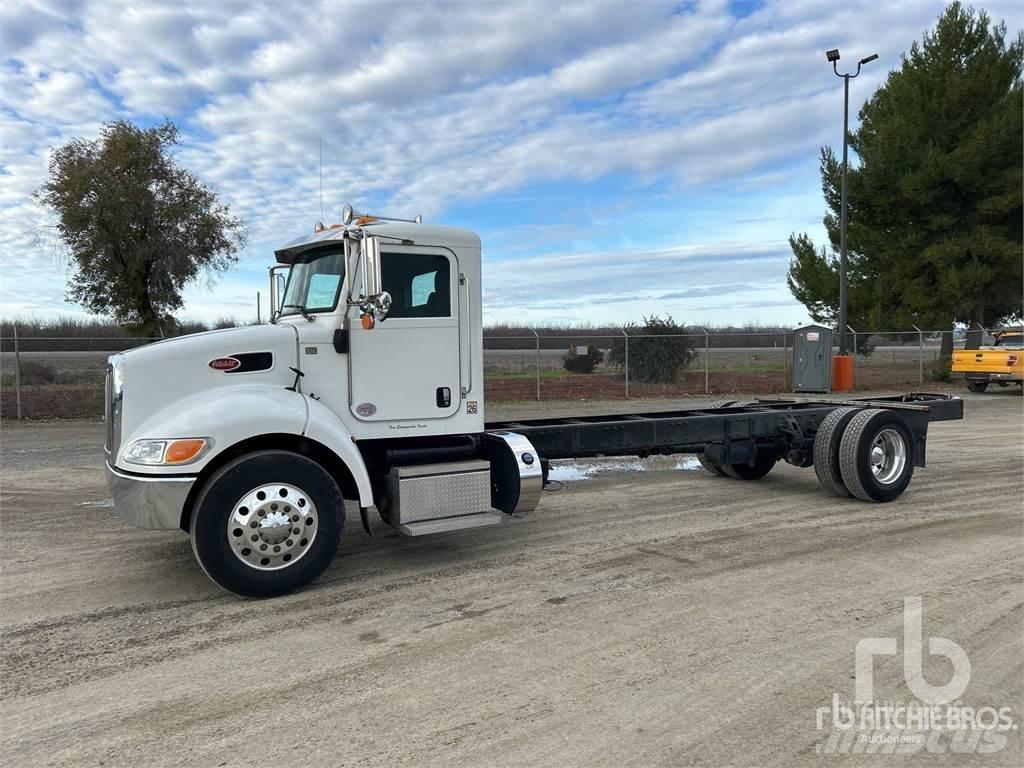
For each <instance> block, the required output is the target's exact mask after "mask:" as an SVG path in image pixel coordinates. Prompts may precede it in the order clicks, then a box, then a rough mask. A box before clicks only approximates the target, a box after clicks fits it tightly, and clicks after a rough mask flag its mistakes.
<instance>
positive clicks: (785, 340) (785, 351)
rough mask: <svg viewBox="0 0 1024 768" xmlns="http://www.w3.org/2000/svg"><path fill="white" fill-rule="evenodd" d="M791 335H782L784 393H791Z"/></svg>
mask: <svg viewBox="0 0 1024 768" xmlns="http://www.w3.org/2000/svg"><path fill="white" fill-rule="evenodd" d="M789 388H790V387H789V334H788V333H784V334H782V391H783V392H787V391H789Z"/></svg>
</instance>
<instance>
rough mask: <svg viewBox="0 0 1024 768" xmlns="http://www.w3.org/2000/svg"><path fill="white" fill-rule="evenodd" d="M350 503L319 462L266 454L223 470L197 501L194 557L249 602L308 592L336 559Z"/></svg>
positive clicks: (245, 458)
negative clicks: (309, 585)
mask: <svg viewBox="0 0 1024 768" xmlns="http://www.w3.org/2000/svg"><path fill="white" fill-rule="evenodd" d="M344 518H345V502H344V500H343V499H342V497H341V491H340V490H339V489H338V485H337V483H335V482H334V479H333V478H332V477H331V476H330V475H329V474H328V473H327V471H326V470H325V469H324V468H323V467H321V466H320V465H319V464H317V463H316V462H314V461H312V460H310V459H307V458H306V457H304V456H300V455H298V454H296V453H291V452H288V451H260V452H258V453H251V454H248V455H246V456H242V457H240V458H238V459H235V460H234V461H231V462H229V463H228V464H226V465H225V466H223V467H222V468H221V469H219V470H218V471H217V472H215V473H214V474H213V475H212V476H211V477H210V479H209V480H207V482H206V484H205V485H204V486H203V488H202V490H201V491H200V493H199V496H198V497H197V499H196V503H195V506H194V508H193V512H192V524H191V527H190V531H191V537H192V552H193V553H194V554H195V557H196V560H197V561H198V562H199V565H200V567H201V568H202V569H203V571H204V572H205V573H206V575H207V576H209V577H210V578H211V579H212V580H213V581H214V582H216V583H217V584H218V585H219V586H221V587H223V588H224V589H226V590H227V591H229V592H233V593H234V594H236V595H240V596H242V597H275V596H277V595H284V594H288V593H289V592H295V591H296V590H299V589H302V588H303V587H305V586H306V585H307V584H309V583H310V582H312V581H313V580H314V579H316V578H317V577H318V576H320V574H322V573H323V572H324V570H326V568H327V567H328V566H329V565H330V564H331V561H333V560H334V556H335V555H336V554H337V552H338V546H339V544H340V541H341V531H342V527H343V524H344Z"/></svg>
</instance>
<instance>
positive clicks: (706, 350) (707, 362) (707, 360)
mask: <svg viewBox="0 0 1024 768" xmlns="http://www.w3.org/2000/svg"><path fill="white" fill-rule="evenodd" d="M701 330H702V331H704V394H705V395H707V394H710V392H711V389H710V387H708V370H709V366H710V364H711V357H710V352H711V347H710V341H711V337H710V336H709V335H708V329H707V328H701Z"/></svg>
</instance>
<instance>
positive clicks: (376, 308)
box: [373, 291, 391, 322]
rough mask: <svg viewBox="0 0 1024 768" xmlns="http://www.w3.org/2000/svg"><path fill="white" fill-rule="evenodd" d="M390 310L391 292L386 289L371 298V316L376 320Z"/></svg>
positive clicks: (385, 315) (379, 320) (383, 316)
mask: <svg viewBox="0 0 1024 768" xmlns="http://www.w3.org/2000/svg"><path fill="white" fill-rule="evenodd" d="M390 311H391V294H390V293H388V292H387V291H381V292H380V293H378V294H377V295H376V296H375V297H374V298H373V317H374V319H375V320H377V321H378V322H381V321H383V320H384V318H386V317H387V316H388V312H390Z"/></svg>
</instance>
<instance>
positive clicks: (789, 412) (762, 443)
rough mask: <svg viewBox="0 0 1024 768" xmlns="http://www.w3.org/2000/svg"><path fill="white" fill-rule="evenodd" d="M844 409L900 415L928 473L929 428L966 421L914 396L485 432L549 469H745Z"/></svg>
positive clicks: (951, 399) (949, 404) (958, 412)
mask: <svg viewBox="0 0 1024 768" xmlns="http://www.w3.org/2000/svg"><path fill="white" fill-rule="evenodd" d="M844 406H853V407H857V408H885V409H889V410H894V411H898V412H899V413H900V414H901V415H902V416H903V417H904V419H905V420H906V422H907V425H908V427H909V428H910V430H911V432H912V433H913V435H914V443H915V451H914V457H915V459H914V463H915V464H916V465H917V466H920V467H923V466H924V462H925V443H926V440H927V434H928V424H929V422H932V421H953V420H957V419H962V418H963V401H962V400H961V399H960V398H959V397H955V396H951V395H939V394H928V393H912V394H907V395H898V396H893V397H872V398H864V399H857V400H827V401H826V400H758V401H756V402H753V403H750V404H745V405H736V406H727V407H722V408H694V409H688V410H680V411H655V412H651V413H626V414H609V415H600V416H579V417H573V418H557V419H521V420H516V421H500V422H490V423H488V424H486V425H485V430H486V431H488V432H517V433H519V434H521V435H524V436H525V437H526V438H527V439H528V440H529V441H530V442H531V443H532V444H533V446H534V448H536V450H537V453H539V454H540V456H541V458H542V459H543V460H545V461H549V460H552V459H574V458H588V457H595V456H641V457H643V456H650V455H655V454H675V453H701V452H702V451H704V449H705V448H706V447H707V446H709V445H714V446H715V455H716V456H717V457H718V458H719V459H720V460H722V461H725V462H727V463H728V462H736V461H747V460H748V459H750V458H751V457H752V456H754V455H755V454H756V453H757V451H758V450H772V451H776V452H777V453H779V454H780V455H781V454H783V453H785V452H786V451H787V450H788V449H794V448H795V449H801V450H809V449H810V447H811V446H812V445H813V441H814V434H815V433H816V432H817V429H818V426H819V425H820V424H821V422H822V420H823V419H824V418H825V416H827V415H828V414H829V413H830V412H831V411H833V410H835V409H836V408H841V407H844Z"/></svg>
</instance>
